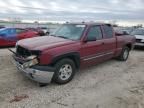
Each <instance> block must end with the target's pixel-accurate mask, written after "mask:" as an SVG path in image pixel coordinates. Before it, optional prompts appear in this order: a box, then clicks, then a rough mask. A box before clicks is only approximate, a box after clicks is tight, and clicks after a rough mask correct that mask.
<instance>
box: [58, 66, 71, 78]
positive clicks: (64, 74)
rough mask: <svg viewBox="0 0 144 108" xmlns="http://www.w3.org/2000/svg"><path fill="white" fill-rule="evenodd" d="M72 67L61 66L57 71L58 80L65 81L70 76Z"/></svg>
mask: <svg viewBox="0 0 144 108" xmlns="http://www.w3.org/2000/svg"><path fill="white" fill-rule="evenodd" d="M72 71H73V70H72V67H71V65H69V64H65V65H62V67H61V68H60V69H59V78H60V79H61V80H67V79H69V78H70V76H71V75H72Z"/></svg>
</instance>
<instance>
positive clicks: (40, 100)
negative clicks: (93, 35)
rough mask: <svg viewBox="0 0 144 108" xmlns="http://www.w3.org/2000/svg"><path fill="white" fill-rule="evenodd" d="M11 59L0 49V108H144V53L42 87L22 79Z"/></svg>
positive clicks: (105, 63) (100, 65)
mask: <svg viewBox="0 0 144 108" xmlns="http://www.w3.org/2000/svg"><path fill="white" fill-rule="evenodd" d="M11 59H12V58H11V53H10V52H9V51H7V49H0V108H144V49H139V50H134V51H132V52H131V54H130V57H129V59H128V61H127V62H120V61H117V60H110V61H106V62H104V63H101V64H99V65H96V66H94V67H91V68H88V69H86V70H81V71H80V72H77V74H76V75H75V77H74V79H73V80H72V81H71V82H70V83H68V84H66V85H57V84H49V85H48V86H46V87H39V86H38V85H37V83H35V82H33V81H31V80H29V79H28V78H26V77H25V76H23V75H22V74H21V73H20V72H18V71H17V70H16V68H15V66H14V65H13V64H12V63H11ZM24 94H25V95H27V98H24V99H23V100H21V101H18V102H15V101H14V102H10V101H11V100H12V99H14V96H21V95H24Z"/></svg>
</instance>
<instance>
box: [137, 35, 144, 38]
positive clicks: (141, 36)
mask: <svg viewBox="0 0 144 108" xmlns="http://www.w3.org/2000/svg"><path fill="white" fill-rule="evenodd" d="M135 37H136V39H144V35H135Z"/></svg>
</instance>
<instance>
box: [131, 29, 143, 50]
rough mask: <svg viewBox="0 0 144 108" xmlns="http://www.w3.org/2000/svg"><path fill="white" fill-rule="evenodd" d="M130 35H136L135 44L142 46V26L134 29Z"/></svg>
mask: <svg viewBox="0 0 144 108" xmlns="http://www.w3.org/2000/svg"><path fill="white" fill-rule="evenodd" d="M131 35H134V36H135V37H136V43H135V46H143V47H144V28H138V29H135V30H134V31H133V32H132V33H131Z"/></svg>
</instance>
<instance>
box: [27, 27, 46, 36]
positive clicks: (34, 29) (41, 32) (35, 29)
mask: <svg viewBox="0 0 144 108" xmlns="http://www.w3.org/2000/svg"><path fill="white" fill-rule="evenodd" d="M26 29H27V30H32V31H35V32H37V33H38V35H39V36H44V35H45V33H44V31H43V30H42V29H40V28H26Z"/></svg>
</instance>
